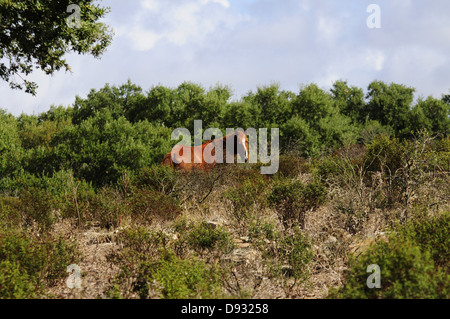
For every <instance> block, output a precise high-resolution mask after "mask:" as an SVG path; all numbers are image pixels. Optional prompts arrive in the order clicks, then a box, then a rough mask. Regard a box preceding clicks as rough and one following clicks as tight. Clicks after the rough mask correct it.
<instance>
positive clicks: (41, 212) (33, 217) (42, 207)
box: [20, 188, 57, 231]
mask: <svg viewBox="0 0 450 319" xmlns="http://www.w3.org/2000/svg"><path fill="white" fill-rule="evenodd" d="M20 208H21V211H22V212H23V213H24V216H25V219H26V222H27V223H31V222H32V221H34V222H36V223H37V224H38V226H39V227H40V229H41V231H47V230H48V229H50V227H51V226H52V225H53V224H54V223H55V221H56V217H55V214H54V210H55V208H57V204H56V201H55V198H54V197H53V196H52V195H51V194H50V193H48V192H47V191H46V190H42V189H38V188H31V189H28V188H26V189H24V191H23V192H22V194H21V196H20Z"/></svg>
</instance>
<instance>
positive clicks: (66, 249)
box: [0, 229, 77, 298]
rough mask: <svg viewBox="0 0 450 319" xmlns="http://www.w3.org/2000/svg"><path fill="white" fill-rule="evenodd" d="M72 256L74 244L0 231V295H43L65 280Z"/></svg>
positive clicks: (74, 248) (74, 253)
mask: <svg viewBox="0 0 450 319" xmlns="http://www.w3.org/2000/svg"><path fill="white" fill-rule="evenodd" d="M76 253H77V249H76V247H75V245H74V244H72V243H69V242H67V241H66V240H64V239H62V238H53V237H51V236H49V235H45V236H43V235H41V236H40V237H37V238H35V237H31V236H30V235H26V234H25V233H23V232H19V231H17V230H14V229H9V230H4V229H0V260H1V261H2V264H1V268H2V271H1V272H0V277H1V279H0V282H3V284H0V296H3V297H5V298H13V297H16V298H32V297H35V296H37V295H39V294H42V293H44V292H45V288H46V287H48V286H52V285H54V284H55V283H56V281H57V280H60V279H62V278H64V277H66V275H67V273H66V268H67V266H68V265H70V264H72V263H74V262H77V259H76ZM3 271H4V274H3V276H2V273H3ZM9 280H11V281H14V282H10V281H9Z"/></svg>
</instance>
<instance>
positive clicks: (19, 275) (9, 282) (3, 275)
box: [0, 260, 36, 299]
mask: <svg viewBox="0 0 450 319" xmlns="http://www.w3.org/2000/svg"><path fill="white" fill-rule="evenodd" d="M35 295H36V292H35V287H34V284H33V282H32V281H31V280H30V278H29V276H28V274H27V273H23V272H22V271H21V269H20V267H19V265H18V264H16V263H15V262H14V261H10V260H2V261H0V299H27V298H34V297H35Z"/></svg>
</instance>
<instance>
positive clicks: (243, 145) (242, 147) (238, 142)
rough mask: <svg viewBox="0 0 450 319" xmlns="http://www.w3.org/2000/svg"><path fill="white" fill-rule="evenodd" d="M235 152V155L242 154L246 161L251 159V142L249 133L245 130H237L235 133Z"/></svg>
mask: <svg viewBox="0 0 450 319" xmlns="http://www.w3.org/2000/svg"><path fill="white" fill-rule="evenodd" d="M234 152H235V155H240V156H241V157H242V158H244V160H245V162H248V159H249V144H248V138H247V134H245V133H244V132H243V131H240V130H236V132H235V133H234Z"/></svg>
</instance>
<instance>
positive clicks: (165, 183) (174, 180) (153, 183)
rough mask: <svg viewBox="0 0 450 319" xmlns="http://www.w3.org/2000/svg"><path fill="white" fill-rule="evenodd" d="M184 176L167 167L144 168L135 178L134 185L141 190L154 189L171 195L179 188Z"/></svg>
mask: <svg viewBox="0 0 450 319" xmlns="http://www.w3.org/2000/svg"><path fill="white" fill-rule="evenodd" d="M180 178H182V176H181V175H180V174H179V173H178V172H177V171H174V170H173V169H172V168H171V167H169V166H167V165H154V166H151V167H143V168H142V169H141V170H139V171H138V173H137V174H136V176H135V177H134V184H135V185H136V186H137V187H139V188H153V189H155V190H157V191H159V192H162V193H164V194H167V195H170V194H171V193H172V192H173V191H174V190H175V189H176V188H177V186H178V184H179V181H180Z"/></svg>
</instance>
